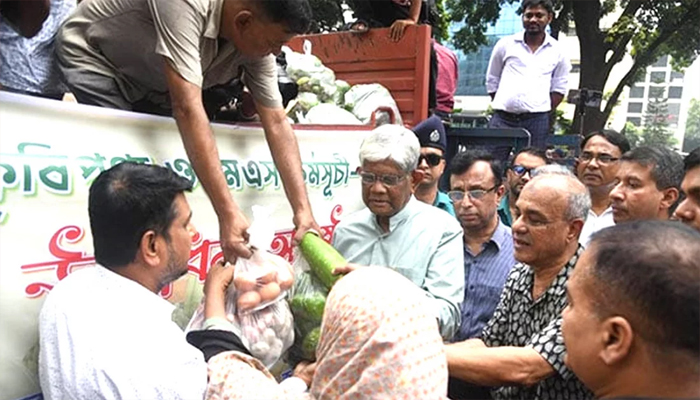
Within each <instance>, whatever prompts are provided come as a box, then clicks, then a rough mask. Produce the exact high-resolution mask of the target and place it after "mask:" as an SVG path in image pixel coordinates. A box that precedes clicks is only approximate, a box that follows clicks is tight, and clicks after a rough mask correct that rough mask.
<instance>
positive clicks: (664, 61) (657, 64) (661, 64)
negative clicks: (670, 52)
mask: <svg viewBox="0 0 700 400" xmlns="http://www.w3.org/2000/svg"><path fill="white" fill-rule="evenodd" d="M666 65H668V56H663V57H661V58H659V59H658V60H656V62H655V63H654V64H652V67H665V66H666Z"/></svg>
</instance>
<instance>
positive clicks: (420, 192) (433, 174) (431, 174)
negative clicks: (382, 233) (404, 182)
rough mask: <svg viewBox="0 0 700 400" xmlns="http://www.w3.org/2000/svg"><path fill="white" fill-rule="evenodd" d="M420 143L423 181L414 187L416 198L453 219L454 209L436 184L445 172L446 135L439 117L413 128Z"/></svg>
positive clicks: (434, 116) (419, 164) (419, 162)
mask: <svg viewBox="0 0 700 400" xmlns="http://www.w3.org/2000/svg"><path fill="white" fill-rule="evenodd" d="M413 132H414V133H415V134H416V136H418V141H419V142H420V157H419V158H418V169H419V170H420V171H422V172H423V179H422V180H421V181H420V182H419V183H418V185H417V186H416V198H417V199H418V200H420V201H422V202H423V203H426V204H432V205H434V206H435V207H437V208H439V209H441V210H445V211H447V212H448V213H449V214H450V215H452V216H453V217H454V216H455V209H454V207H453V206H452V201H450V198H449V197H447V194H446V193H443V192H441V191H440V190H439V189H438V183H440V178H441V177H442V174H443V172H445V164H446V163H445V150H446V148H447V134H446V133H445V126H444V125H443V124H442V120H441V119H440V117H438V116H436V115H433V116H432V117H430V118H428V119H426V120H424V121H423V122H421V123H420V124H418V125H416V126H415V127H414V128H413Z"/></svg>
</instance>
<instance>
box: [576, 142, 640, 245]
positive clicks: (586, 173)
mask: <svg viewBox="0 0 700 400" xmlns="http://www.w3.org/2000/svg"><path fill="white" fill-rule="evenodd" d="M629 150H630V144H629V142H628V141H627V138H625V136H624V135H621V134H619V133H617V132H615V131H613V130H602V131H595V132H591V133H589V134H588V135H586V137H584V138H583V140H582V141H581V155H580V156H579V158H578V164H577V165H576V175H577V176H578V178H579V179H580V180H581V182H583V184H584V185H586V187H587V188H588V192H589V193H590V194H591V203H592V206H591V210H590V211H589V212H588V217H587V218H586V223H585V224H584V225H583V230H582V231H581V236H580V237H579V241H580V243H581V244H582V245H583V246H587V245H588V241H589V240H590V238H591V235H593V234H594V233H596V232H598V231H599V230H601V229H603V228H607V227H609V226H613V225H615V221H614V220H613V210H612V206H611V201H610V192H611V191H612V189H613V187H615V184H616V183H617V181H616V179H617V178H616V175H617V172H618V170H619V169H620V162H619V160H620V157H622V155H623V154H624V153H626V152H628V151H629Z"/></svg>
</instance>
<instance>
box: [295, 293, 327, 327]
mask: <svg viewBox="0 0 700 400" xmlns="http://www.w3.org/2000/svg"><path fill="white" fill-rule="evenodd" d="M290 305H291V307H292V312H293V313H294V316H295V317H297V318H300V319H302V320H305V321H308V322H311V323H313V324H315V325H321V321H323V309H324V308H325V307H326V298H325V297H324V296H323V295H322V294H320V293H315V294H311V295H297V296H294V297H293V298H292V301H291V304H290Z"/></svg>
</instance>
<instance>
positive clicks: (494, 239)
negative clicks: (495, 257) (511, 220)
mask: <svg viewBox="0 0 700 400" xmlns="http://www.w3.org/2000/svg"><path fill="white" fill-rule="evenodd" d="M508 233H509V229H508V227H507V226H505V225H504V224H503V222H502V221H501V219H500V218H498V225H497V226H496V230H494V231H493V234H491V237H490V238H489V240H487V241H486V242H485V243H483V244H482V245H481V253H479V255H481V254H484V250H486V247H487V246H488V245H489V243H493V244H494V245H495V246H496V252H500V251H501V248H502V247H503V245H504V244H505V242H506V241H507V240H513V237H512V236H510V235H508ZM464 254H465V256H469V257H471V258H472V259H474V258H476V257H478V256H474V255H473V254H472V252H471V250H469V246H466V245H465V246H464Z"/></svg>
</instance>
